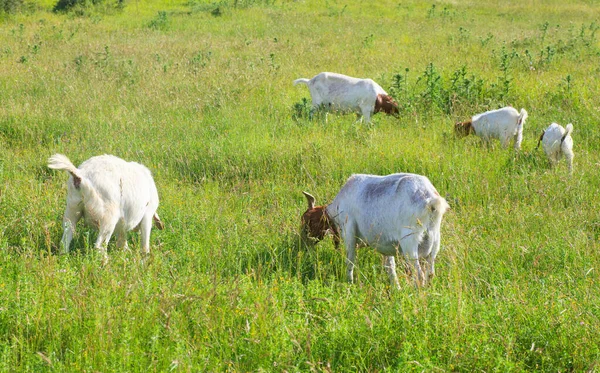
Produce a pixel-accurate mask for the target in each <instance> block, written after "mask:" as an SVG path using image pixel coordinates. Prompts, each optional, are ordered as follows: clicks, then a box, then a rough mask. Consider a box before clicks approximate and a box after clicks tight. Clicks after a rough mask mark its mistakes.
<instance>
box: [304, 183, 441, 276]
mask: <svg viewBox="0 0 600 373" xmlns="http://www.w3.org/2000/svg"><path fill="white" fill-rule="evenodd" d="M304 194H305V196H306V198H307V200H308V210H307V211H306V212H305V213H304V214H303V215H302V229H303V235H304V236H307V237H309V238H312V239H314V240H316V241H317V242H318V241H319V240H321V239H323V237H324V236H325V234H326V233H327V232H331V233H333V235H334V241H335V244H336V247H337V246H338V244H339V240H340V238H342V239H343V240H344V243H345V246H346V264H347V276H348V281H350V282H353V273H354V264H355V260H356V245H357V243H363V244H365V245H367V246H370V247H372V248H374V249H375V250H377V251H378V252H379V253H381V254H383V255H384V256H385V264H384V266H385V268H386V271H387V273H388V275H389V278H390V281H391V282H392V285H395V286H397V287H399V282H398V277H397V275H396V263H395V259H394V256H395V255H396V254H397V253H399V252H401V253H402V254H404V256H405V257H406V258H407V259H408V260H409V261H410V262H412V265H413V267H414V269H415V271H414V274H415V275H416V278H415V280H416V283H417V285H422V284H424V283H425V281H426V277H427V279H428V278H430V277H432V276H433V275H434V273H435V267H434V263H435V258H436V256H437V254H438V251H439V249H440V225H441V222H442V217H443V215H444V213H445V212H446V210H447V209H448V208H449V206H448V204H447V203H446V200H445V199H444V198H442V197H441V196H440V195H439V193H438V192H437V190H436V189H435V188H434V186H433V185H432V184H431V182H430V181H429V179H427V178H426V177H424V176H420V175H415V174H405V173H400V174H392V175H388V176H375V175H361V174H357V175H352V176H351V177H350V178H349V179H348V181H346V184H345V185H344V186H343V187H342V189H341V190H340V192H339V193H338V195H337V196H336V197H335V199H334V200H333V202H332V203H331V204H329V205H326V206H315V199H314V197H313V196H311V195H310V194H308V193H306V192H304ZM419 258H428V263H429V265H428V273H427V276H425V275H424V273H423V271H422V269H421V265H420V263H419Z"/></svg>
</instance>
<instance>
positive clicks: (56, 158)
mask: <svg viewBox="0 0 600 373" xmlns="http://www.w3.org/2000/svg"><path fill="white" fill-rule="evenodd" d="M48 167H50V168H53V169H56V170H65V171H67V172H69V173H70V174H71V176H70V177H69V181H68V182H67V188H68V192H67V208H66V210H65V215H64V218H63V229H64V233H63V236H62V240H61V242H62V252H64V253H67V252H69V245H70V244H71V240H72V239H73V233H75V226H76V224H77V222H78V221H79V219H81V218H82V217H84V218H85V222H86V223H87V224H88V225H90V226H91V227H93V228H95V229H97V230H98V231H99V233H98V238H97V240H96V244H95V247H96V248H97V249H99V250H100V251H101V252H102V254H103V255H104V258H105V259H106V257H107V256H106V246H107V245H108V241H109V240H110V237H111V236H112V234H113V231H115V230H116V232H117V247H119V248H123V247H127V232H128V231H130V230H132V229H137V228H139V229H140V230H141V243H142V251H143V252H144V253H149V252H150V229H151V228H152V220H154V223H155V225H156V227H157V228H158V229H163V227H164V225H163V223H162V221H161V220H160V218H159V217H158V214H157V213H156V209H157V208H158V192H157V191H156V185H155V184H154V180H153V179H152V174H151V173H150V170H148V169H147V168H146V167H144V166H143V165H141V164H139V163H135V162H126V161H124V160H122V159H121V158H117V157H115V156H112V155H101V156H97V157H92V158H90V159H88V160H87V161H85V162H83V163H82V164H81V166H79V168H76V167H75V166H74V165H73V163H71V161H70V160H69V158H67V157H66V156H64V155H62V154H54V155H53V156H52V157H50V158H49V159H48Z"/></svg>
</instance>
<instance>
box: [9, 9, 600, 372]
mask: <svg viewBox="0 0 600 373" xmlns="http://www.w3.org/2000/svg"><path fill="white" fill-rule="evenodd" d="M235 4H237V6H234V5H235ZM38 5H39V6H38V7H37V10H35V11H34V12H26V13H23V14H16V15H4V16H2V17H1V18H0V19H1V21H0V22H1V23H0V40H2V41H3V42H2V43H1V44H2V45H0V370H2V371H86V372H89V371H117V372H123V371H157V372H164V371H290V372H292V371H335V372H343V371H349V372H354V371H438V370H442V371H534V370H535V371H588V370H597V369H598V368H597V367H598V364H599V363H600V347H599V346H600V345H599V344H598V341H599V340H600V320H599V317H600V297H599V296H598V294H600V285H599V282H598V274H599V271H600V254H599V249H600V241H599V240H600V219H599V216H598V211H600V200H599V199H598V185H599V183H600V178H599V177H598V164H600V156H599V155H598V151H599V150H600V145H599V144H600V130H598V123H599V122H600V104H599V101H598V97H600V80H599V79H600V78H599V77H600V65H598V60H599V57H600V32H598V27H599V26H600V19H599V18H598V14H600V6H598V5H597V4H596V3H595V2H592V1H584V0H581V1H576V2H565V1H557V0H550V1H545V2H536V3H532V4H529V2H517V1H505V2H501V3H499V2H496V1H477V2H474V1H473V2H471V1H460V2H429V3H423V2H416V1H408V2H401V3H398V2H391V1H383V2H381V1H380V2H377V4H366V3H364V4H363V3H361V2H340V1H338V2H328V1H303V2H297V1H275V2H271V1H256V2H252V1H239V2H237V3H236V2H234V1H223V2H220V3H210V2H204V1H197V0H196V1H187V0H186V1H166V0H163V1H160V0H152V1H150V0H148V1H133V0H131V1H128V2H126V3H125V8H124V9H123V10H122V11H111V12H109V13H108V14H106V13H104V12H101V11H99V10H94V9H91V10H89V11H88V12H87V13H86V14H85V15H84V16H83V17H78V16H76V15H74V14H69V13H67V14H54V13H51V9H52V6H53V2H50V1H44V2H40V3H39V4H38ZM433 5H435V6H433ZM217 8H218V9H219V10H218V11H216V10H215V9H217ZM321 71H335V72H341V73H345V74H348V75H353V76H359V77H371V78H373V79H375V80H377V81H378V82H379V83H380V84H381V85H382V86H383V87H384V88H385V89H388V90H389V91H390V92H393V94H394V95H396V97H397V98H398V101H399V102H400V103H401V104H402V111H401V118H400V119H399V120H398V119H395V118H392V117H386V116H383V115H381V114H378V115H376V116H375V118H374V121H373V123H372V124H370V125H367V124H364V123H360V122H356V117H355V116H354V115H334V114H330V115H329V116H328V119H327V122H325V120H324V119H322V118H321V119H315V120H313V121H310V120H308V118H307V117H306V110H305V111H302V108H303V107H305V106H306V105H305V104H303V101H302V99H303V98H308V97H309V93H308V90H307V89H306V88H305V87H294V86H293V85H292V81H293V80H294V79H296V78H299V77H307V78H310V77H312V76H313V75H315V74H316V73H318V72H321ZM453 77H454V80H453ZM504 105H512V106H514V107H516V108H517V109H520V108H521V107H524V108H526V109H527V110H528V112H529V119H528V120H527V122H526V124H525V133H524V141H523V147H522V151H521V152H520V153H519V154H518V155H516V154H515V153H514V152H513V151H512V149H502V148H501V147H500V146H499V144H498V143H495V144H493V145H492V146H490V147H486V146H484V145H482V144H481V143H480V142H479V141H478V139H476V138H465V139H456V138H455V137H454V136H453V133H452V128H453V123H454V122H455V121H457V120H464V119H465V118H467V117H469V116H470V115H472V114H474V113H477V112H481V111H484V110H488V109H493V108H497V107H500V106H504ZM553 121H556V122H558V123H560V124H562V125H566V124H567V123H569V122H572V123H573V124H574V127H575V130H574V133H573V138H574V143H575V148H574V151H575V164H574V165H575V171H574V173H573V175H572V176H569V175H568V173H567V168H566V165H565V164H564V162H563V163H561V164H559V166H558V167H557V168H556V169H551V168H550V166H549V165H548V162H547V161H546V159H545V157H544V155H543V152H542V151H541V150H538V151H535V150H534V149H535V146H536V144H537V139H538V137H539V133H540V131H541V130H542V129H543V128H545V127H547V126H548V125H549V124H550V123H551V122H553ZM57 152H60V153H64V154H66V155H67V156H69V157H70V159H71V160H72V161H73V162H74V163H76V164H80V163H81V162H83V161H84V160H85V159H87V158H89V157H91V156H94V155H98V154H103V153H110V154H114V155H117V156H120V157H122V158H124V159H127V160H134V161H138V162H140V163H143V164H145V165H146V166H148V167H149V168H150V169H151V170H152V172H153V174H154V177H155V181H156V184H157V186H158V189H159V194H160V198H161V205H160V207H159V211H158V212H159V214H160V215H161V218H162V220H163V221H164V222H165V224H166V229H165V230H164V231H157V230H155V231H153V233H152V237H151V243H152V247H151V256H150V257H149V258H147V259H145V260H144V259H143V258H142V257H141V255H140V254H139V237H138V235H137V234H136V233H132V234H131V235H130V247H131V251H120V250H116V249H114V247H113V245H114V244H111V246H110V247H109V258H110V260H109V263H108V264H107V265H106V266H102V265H101V258H100V256H99V255H97V253H96V252H95V251H94V249H93V242H94V239H95V236H96V233H95V232H94V231H92V230H90V229H88V228H85V227H83V226H82V225H80V226H79V227H78V234H77V236H76V239H75V240H74V242H73V244H72V248H71V249H72V250H71V253H70V254H69V255H64V256H59V255H57V254H56V252H57V250H58V245H59V243H60V237H61V235H62V229H61V218H62V213H63V211H64V210H63V209H64V207H65V198H66V185H65V184H66V180H67V175H66V174H65V173H62V172H54V171H51V170H49V169H48V168H47V167H46V160H47V158H48V157H49V156H50V155H52V154H53V153H57ZM393 172H414V173H419V174H424V175H426V176H428V177H429V178H430V179H431V181H432V183H433V184H434V185H435V186H436V188H437V189H438V191H439V192H440V193H441V194H442V195H444V196H445V197H446V198H447V200H448V201H449V203H450V205H451V207H452V208H451V210H450V211H449V212H448V213H447V214H446V215H445V218H444V221H443V224H442V251H441V253H440V255H439V256H438V261H437V263H438V264H437V268H436V273H437V277H436V278H435V279H434V281H433V283H432V284H431V285H430V286H429V287H426V288H424V289H420V290H417V289H415V288H414V287H413V286H412V284H411V282H410V281H409V279H408V278H407V279H406V280H405V281H403V280H402V279H401V282H402V285H403V287H402V290H401V291H399V292H396V291H393V290H392V289H390V287H389V284H388V280H387V276H386V274H385V272H384V270H383V268H382V266H381V257H380V255H379V254H377V253H375V252H373V250H370V249H361V250H359V251H358V263H357V269H356V271H355V276H356V278H357V283H356V284H354V285H349V284H347V283H346V282H345V265H344V254H343V252H341V251H339V252H338V251H335V250H334V248H333V243H332V242H331V240H330V239H326V240H325V241H324V242H322V243H321V244H319V245H318V246H316V247H315V248H314V249H310V250H308V249H306V248H303V247H302V245H301V244H300V242H299V241H300V238H299V234H298V232H299V221H300V215H301V214H302V212H304V210H305V207H306V202H305V200H304V197H303V195H302V193H301V192H302V190H308V191H310V192H311V193H313V194H314V195H315V196H316V197H317V202H318V203H327V202H329V201H331V200H332V199H333V198H334V196H335V195H336V193H337V191H338V190H339V188H340V187H341V186H342V185H343V183H344V181H345V180H346V179H347V178H348V176H349V175H350V174H352V173H372V174H388V173H393ZM399 272H400V273H401V272H402V271H401V270H400V271H399Z"/></svg>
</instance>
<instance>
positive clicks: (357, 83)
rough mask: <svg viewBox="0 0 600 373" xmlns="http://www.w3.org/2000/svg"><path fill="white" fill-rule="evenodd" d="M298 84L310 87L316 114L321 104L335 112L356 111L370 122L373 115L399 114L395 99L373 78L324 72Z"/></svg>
mask: <svg viewBox="0 0 600 373" xmlns="http://www.w3.org/2000/svg"><path fill="white" fill-rule="evenodd" d="M298 83H304V84H306V85H307V86H308V89H309V91H310V96H311V98H312V106H313V111H314V110H315V109H317V108H319V107H320V106H321V105H323V106H324V107H325V108H326V109H331V110H335V111H354V112H358V113H361V114H362V116H363V117H364V119H365V121H366V122H367V123H368V122H369V121H370V120H371V115H373V114H374V113H378V112H380V111H383V112H385V113H387V114H392V115H395V116H397V115H398V112H399V111H398V104H397V103H396V102H395V101H394V99H393V98H392V97H391V96H390V95H388V94H387V93H386V92H385V91H384V90H383V88H381V86H380V85H379V84H377V83H375V82H374V81H373V80H371V79H358V78H353V77H350V76H346V75H342V74H336V73H328V72H324V73H320V74H318V75H316V76H315V77H313V78H312V79H310V80H309V79H305V78H300V79H296V80H294V85H296V84H298ZM311 115H312V112H311Z"/></svg>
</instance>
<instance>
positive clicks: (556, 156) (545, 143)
mask: <svg viewBox="0 0 600 373" xmlns="http://www.w3.org/2000/svg"><path fill="white" fill-rule="evenodd" d="M572 132H573V124H571V123H569V124H567V129H564V128H563V126H561V125H559V124H556V123H552V124H551V125H550V126H548V128H546V130H545V131H542V135H541V136H540V139H539V141H538V144H537V147H536V149H537V148H539V147H540V142H541V143H542V147H543V148H544V152H545V153H546V155H547V156H548V159H549V160H550V163H552V165H553V166H554V165H556V163H557V162H558V161H559V160H560V159H561V158H562V156H563V155H564V156H565V158H566V159H567V163H568V166H569V172H573V157H574V154H573V138H572V137H571V133H572Z"/></svg>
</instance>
